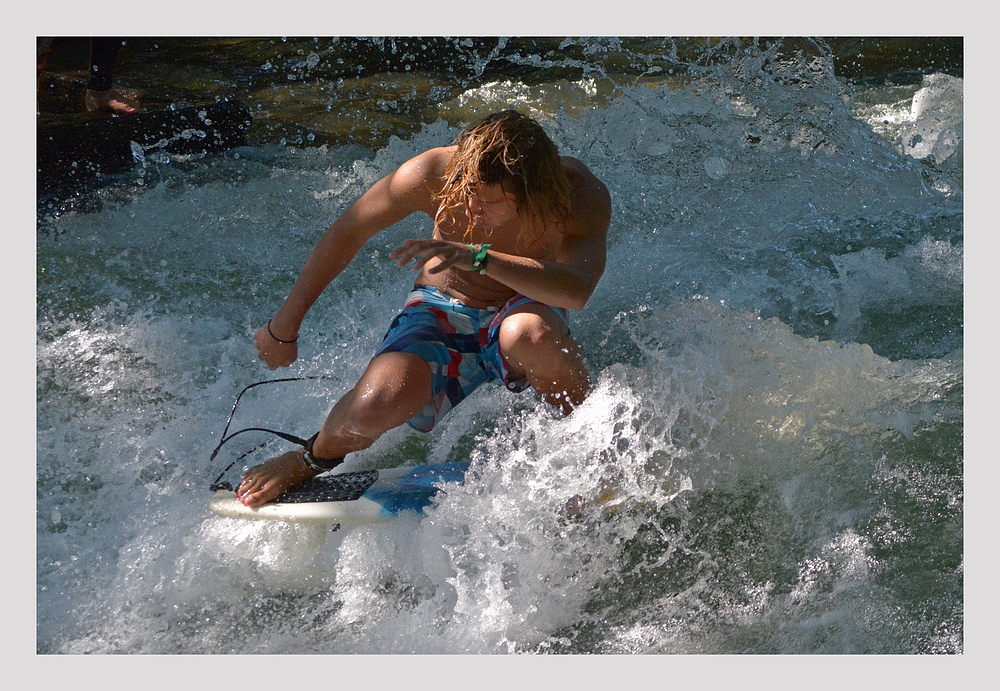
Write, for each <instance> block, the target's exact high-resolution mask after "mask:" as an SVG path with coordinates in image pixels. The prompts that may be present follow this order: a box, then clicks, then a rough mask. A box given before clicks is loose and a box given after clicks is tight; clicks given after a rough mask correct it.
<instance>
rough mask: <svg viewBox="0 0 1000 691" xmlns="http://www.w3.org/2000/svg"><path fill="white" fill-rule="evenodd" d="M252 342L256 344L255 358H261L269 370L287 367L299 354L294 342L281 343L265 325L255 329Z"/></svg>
mask: <svg viewBox="0 0 1000 691" xmlns="http://www.w3.org/2000/svg"><path fill="white" fill-rule="evenodd" d="M253 342H254V345H255V346H257V358H258V359H259V360H263V361H264V363H265V364H266V365H267V368H268V369H270V370H276V369H278V368H279V367H288V366H289V365H291V364H292V363H293V362H295V360H296V359H297V358H298V356H299V349H298V346H297V344H296V343H282V342H281V341H279V340H277V339H276V338H275V337H274V336H272V335H271V332H270V331H269V330H268V328H267V326H266V325H265V326H264V327H262V328H260V329H258V330H257V333H256V334H254V337H253Z"/></svg>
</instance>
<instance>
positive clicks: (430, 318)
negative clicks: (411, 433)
mask: <svg viewBox="0 0 1000 691" xmlns="http://www.w3.org/2000/svg"><path fill="white" fill-rule="evenodd" d="M532 303H534V304H539V305H543V304H544V303H540V302H538V301H537V300H532V299H531V298H528V297H525V296H524V295H515V296H514V297H513V298H511V299H510V300H508V301H507V303H506V304H504V305H503V307H499V308H498V307H489V308H486V309H476V308H474V307H468V306H466V305H463V304H462V303H461V302H460V301H459V300H458V299H456V298H451V297H448V296H447V295H445V294H444V293H442V292H441V291H439V290H438V289H437V288H432V287H430V286H423V285H416V286H414V287H413V291H412V292H411V293H410V294H409V295H408V296H407V298H406V304H405V305H404V306H403V311H402V312H400V313H399V314H398V315H397V316H396V318H395V319H393V321H392V324H390V325H389V330H388V332H387V333H386V335H385V338H384V339H383V340H382V343H381V345H379V347H378V348H377V349H376V351H375V355H381V354H382V353H397V352H404V353H413V354H414V355H417V356H419V357H421V358H423V359H424V360H425V361H426V362H427V364H428V365H430V367H431V375H432V377H431V389H432V392H433V396H434V398H433V402H432V403H430V404H428V405H427V406H426V407H425V408H424V409H423V410H421V411H420V412H419V413H417V414H416V415H414V416H413V418H412V419H411V420H410V422H409V424H410V426H411V427H413V428H414V429H417V430H420V431H421V432H430V431H431V430H432V429H433V428H434V425H435V424H436V423H437V421H438V420H440V419H441V418H442V417H444V415H445V414H446V413H447V412H448V411H449V410H451V409H452V408H454V407H455V406H456V405H458V404H459V403H460V402H462V400H464V399H465V397H466V396H468V395H470V394H471V393H472V392H473V391H475V390H476V388H478V387H479V386H480V385H482V384H485V383H486V382H488V381H499V382H502V383H503V385H504V386H506V387H507V388H508V389H510V390H511V391H515V392H518V391H523V390H524V389H526V388H528V387H529V386H530V384H529V383H528V381H527V380H526V379H513V378H512V377H511V376H510V373H509V372H508V371H507V364H506V363H505V362H504V359H503V355H502V354H501V353H500V323H501V322H503V320H504V318H505V317H506V316H507V315H508V314H509V313H510V311H511V310H513V309H515V308H517V307H521V306H523V305H527V304H532ZM544 306H546V307H548V308H549V309H551V310H552V311H553V312H555V313H556V314H558V315H559V316H560V317H561V318H562V320H563V321H564V322H566V323H567V325H568V314H567V312H566V310H565V309H563V308H560V307H551V306H549V305H544Z"/></svg>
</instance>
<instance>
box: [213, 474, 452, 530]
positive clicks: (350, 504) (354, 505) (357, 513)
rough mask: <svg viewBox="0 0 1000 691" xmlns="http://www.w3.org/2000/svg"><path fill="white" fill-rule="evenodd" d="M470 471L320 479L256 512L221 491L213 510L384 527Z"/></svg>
mask: <svg viewBox="0 0 1000 691" xmlns="http://www.w3.org/2000/svg"><path fill="white" fill-rule="evenodd" d="M468 468H469V463H468V462H459V463H439V464H435V465H419V466H405V467H400V468H388V469H384V470H363V471H360V472H353V473H338V474H335V475H320V476H319V477H316V478H313V479H312V480H308V481H306V482H303V483H302V484H300V485H297V486H296V487H293V488H292V489H290V490H288V491H287V492H285V493H284V494H282V495H281V496H279V497H278V498H277V499H276V500H275V501H273V502H271V503H268V504H265V505H264V506H261V507H259V508H256V509H251V508H249V507H247V506H244V505H243V504H241V503H240V502H238V501H236V493H235V492H231V491H228V490H219V491H217V492H216V493H215V495H214V496H213V498H212V500H211V502H210V504H209V508H210V509H211V510H212V511H213V512H214V513H216V514H219V515H220V516H230V517H233V518H248V519H270V520H277V521H289V522H293V523H322V524H327V525H342V526H353V525H365V524H371V523H384V522H386V521H391V520H392V519H394V518H395V517H396V516H397V515H399V513H400V512H403V511H415V512H418V513H420V512H423V510H424V509H425V508H426V507H427V506H429V505H430V504H431V501H432V500H433V498H434V496H435V495H436V494H437V493H438V492H439V491H441V486H442V485H443V484H444V483H447V482H462V481H464V480H465V472H466V470H468Z"/></svg>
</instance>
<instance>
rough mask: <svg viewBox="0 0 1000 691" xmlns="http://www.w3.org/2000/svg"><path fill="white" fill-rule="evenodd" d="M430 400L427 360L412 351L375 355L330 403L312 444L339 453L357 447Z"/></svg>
mask: <svg viewBox="0 0 1000 691" xmlns="http://www.w3.org/2000/svg"><path fill="white" fill-rule="evenodd" d="M431 400H432V394H431V371H430V366H429V365H428V364H427V362H426V361H424V360H423V359H422V358H420V357H419V356H416V355H413V354H411V353H383V354H381V355H378V356H377V357H375V358H374V359H373V360H372V361H371V363H369V365H368V369H367V370H365V373H364V374H363V375H362V376H361V379H360V380H358V383H357V384H356V385H355V386H354V388H353V389H351V391H349V392H347V394H345V395H344V397H343V398H341V399H340V401H338V402H337V404H336V405H335V406H334V407H333V410H332V411H331V412H330V415H329V417H328V418H327V421H326V424H325V425H324V426H323V431H322V432H321V433H320V436H319V437H318V438H317V440H316V445H315V448H317V450H319V449H329V450H330V451H331V452H332V451H334V450H336V451H337V452H338V454H343V453H350V451H359V450H361V449H363V448H366V447H368V446H370V445H371V444H372V443H373V442H374V441H375V440H376V439H378V438H379V437H380V436H381V435H383V434H385V433H386V432H388V431H389V430H390V429H393V428H395V427H399V426H400V425H402V424H404V423H405V422H407V421H408V420H409V419H410V418H412V417H413V416H414V415H416V414H417V413H418V412H419V411H420V410H421V409H422V408H423V407H424V406H426V405H427V404H429V403H430V402H431ZM348 447H349V448H348ZM345 448H347V449H348V450H347V451H344V449H345Z"/></svg>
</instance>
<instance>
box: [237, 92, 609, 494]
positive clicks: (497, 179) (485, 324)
mask: <svg viewBox="0 0 1000 691" xmlns="http://www.w3.org/2000/svg"><path fill="white" fill-rule="evenodd" d="M417 212H422V213H425V214H427V215H428V216H429V217H430V218H432V219H433V220H434V229H433V233H432V235H431V237H430V238H427V239H410V240H406V241H405V242H404V243H403V244H402V245H401V246H400V247H398V248H397V249H395V250H394V251H393V252H392V253H390V256H391V257H392V258H394V259H396V264H397V266H399V267H405V266H406V265H407V264H409V263H410V262H412V263H413V269H414V270H415V271H418V272H419V274H418V276H417V279H416V284H415V286H414V289H413V292H411V293H410V295H409V297H408V298H407V301H406V304H405V305H404V308H403V311H402V312H401V313H400V314H399V315H398V316H397V317H396V318H395V319H394V320H393V322H392V324H391V325H390V327H389V331H388V333H387V334H386V336H385V339H384V340H383V342H382V344H381V345H380V346H379V347H378V348H377V350H376V352H375V356H374V357H373V359H372V360H371V362H370V363H369V365H368V368H367V369H366V370H365V372H364V374H362V376H361V378H360V379H359V381H358V382H357V384H356V385H355V386H354V388H353V389H351V390H350V391H349V392H348V393H346V394H345V395H344V396H343V397H342V398H341V399H340V400H339V401H337V403H336V404H335V405H334V406H333V409H332V410H331V412H330V414H329V416H328V417H327V419H326V421H325V422H324V424H323V426H322V428H321V429H320V430H319V432H317V434H316V435H314V436H313V437H312V439H310V440H309V444H307V446H306V448H305V449H304V450H296V451H290V452H288V453H285V454H283V455H281V456H278V457H276V458H273V459H271V460H269V461H266V462H265V463H262V464H260V465H258V466H254V467H253V468H250V469H249V470H248V471H247V473H246V474H245V475H244V477H243V480H242V482H241V483H240V486H239V487H238V488H237V490H236V496H237V498H238V500H239V501H240V502H242V503H243V504H245V505H247V506H250V507H257V506H260V505H262V504H265V503H267V502H268V501H271V500H272V499H274V498H275V497H277V496H278V495H280V494H281V493H282V492H284V491H285V490H286V489H288V488H289V487H292V486H294V485H296V484H298V483H300V482H303V481H304V480H307V479H310V478H312V477H314V476H315V475H317V474H319V473H321V472H324V471H326V470H329V469H331V468H333V467H335V466H336V465H338V464H339V463H341V462H342V461H343V458H344V456H345V455H346V454H348V453H351V452H352V451H359V450H361V449H364V448H367V447H368V446H370V445H371V444H372V443H374V441H375V440H376V439H377V438H378V437H379V436H381V435H382V434H384V433H385V432H387V431H389V430H390V429H393V428H395V427H397V426H399V425H402V424H404V423H409V424H410V425H411V426H412V427H414V428H415V429H418V430H421V431H424V432H427V431H430V430H431V429H432V428H433V427H434V424H435V423H436V422H437V420H439V419H440V418H441V417H442V416H443V415H444V414H445V413H447V412H448V410H450V409H451V408H452V407H453V406H455V405H457V404H458V403H459V402H460V401H461V400H462V399H464V398H465V397H466V396H468V395H469V394H470V393H471V392H472V391H473V390H474V389H475V388H476V387H477V386H479V385H480V384H482V383H484V382H486V381H491V380H495V381H499V382H501V383H503V384H504V385H505V386H507V388H509V389H511V390H513V391H521V390H524V389H526V388H528V387H529V386H530V387H532V388H534V389H535V391H536V392H538V394H539V395H540V396H541V397H542V399H543V400H545V401H547V402H548V403H551V404H553V405H555V406H557V407H558V408H559V409H561V410H562V411H563V413H565V414H568V413H569V412H570V411H572V410H573V409H574V408H575V407H576V406H578V405H579V404H580V403H581V402H582V401H583V400H584V398H585V397H586V395H587V393H588V391H589V390H590V385H591V383H590V376H589V374H588V373H587V369H586V366H585V362H584V359H583V355H582V353H581V351H580V348H579V346H578V345H577V343H576V341H575V340H574V339H573V337H572V336H571V335H570V331H569V326H568V322H567V310H569V309H582V308H583V306H584V305H585V304H586V302H587V300H588V299H589V298H590V295H591V293H592V292H593V291H594V289H595V287H596V286H597V283H598V281H599V280H600V278H601V275H602V274H603V272H604V266H605V260H606V241H607V232H608V225H609V222H610V217H611V200H610V196H609V194H608V190H607V188H606V187H605V186H604V184H603V183H601V181H600V180H598V179H597V178H596V177H595V176H594V174H593V173H591V172H590V170H589V169H588V168H587V167H586V166H585V165H584V164H583V163H581V162H580V161H578V160H576V159H575V158H570V157H567V156H560V155H559V152H558V149H557V147H556V146H555V144H554V143H553V142H552V141H551V139H549V137H548V135H546V133H545V131H544V130H543V129H542V128H541V126H539V124H538V123H537V122H535V121H534V120H533V119H531V118H529V117H527V116H524V115H521V114H519V113H517V112H516V111H505V112H502V113H496V114H493V115H490V116H488V117H486V118H485V119H483V120H482V121H481V122H479V123H478V124H476V125H475V126H473V127H471V128H468V129H466V130H464V131H463V132H462V133H461V134H459V136H458V138H457V139H456V140H455V143H454V145H452V146H447V147H440V148H435V149H431V150H429V151H426V152H424V153H422V154H420V155H418V156H416V157H414V158H412V159H410V160H409V161H407V162H406V163H404V164H403V165H402V166H400V167H399V169H398V170H396V171H395V172H393V173H391V174H390V175H388V176H386V177H385V178H383V179H382V180H380V181H379V182H377V183H375V184H374V185H373V186H372V187H371V188H369V190H368V191H367V192H365V194H364V195H362V197H361V198H360V199H358V200H357V201H356V202H355V203H354V204H353V205H351V206H350V207H349V208H348V209H347V210H346V211H345V212H344V213H343V214H342V215H341V216H339V217H338V218H337V219H336V221H334V222H333V224H332V225H331V226H330V228H329V229H328V230H327V231H326V232H325V233H324V235H323V236H322V238H321V239H320V240H319V242H318V243H317V245H316V247H315V249H314V250H313V251H312V253H311V254H310V256H309V258H308V260H307V261H306V264H305V266H304V267H303V269H302V271H301V273H300V274H299V277H298V279H297V280H296V282H295V285H294V287H293V288H292V290H291V292H290V293H289V295H288V297H287V298H286V299H285V301H284V303H283V304H282V306H281V307H280V308H279V309H278V311H277V312H276V313H275V314H274V316H273V317H272V318H271V320H270V321H269V322H268V323H267V324H266V325H265V326H264V327H262V328H261V329H260V330H258V331H257V333H256V334H255V336H254V343H255V345H256V347H257V350H258V356H259V358H260V359H261V360H263V361H264V362H265V363H266V364H267V366H268V367H269V368H270V369H271V370H274V369H277V368H278V367H287V366H289V365H291V364H292V363H293V362H294V361H295V359H296V358H297V355H298V351H297V339H298V332H299V327H300V325H301V324H302V321H303V318H304V317H305V315H306V312H307V311H308V310H309V308H310V307H311V306H312V304H313V303H314V302H315V301H316V300H317V298H318V297H319V296H320V294H321V293H322V292H323V290H325V289H326V287H327V286H328V285H329V284H330V282H331V281H333V279H334V278H336V277H337V276H338V275H339V274H340V273H341V272H342V271H343V270H344V269H345V268H346V267H347V265H348V264H349V263H350V262H351V260H352V259H353V258H354V256H355V255H356V254H357V253H358V252H359V251H360V250H361V248H362V246H363V245H364V244H365V242H367V241H368V240H369V239H370V238H371V237H373V236H374V235H376V234H377V233H378V232H380V231H382V230H384V229H385V228H387V227H389V226H390V225H392V224H394V223H397V222H399V221H401V220H403V219H404V218H406V217H408V216H410V215H411V214H414V213H417Z"/></svg>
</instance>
